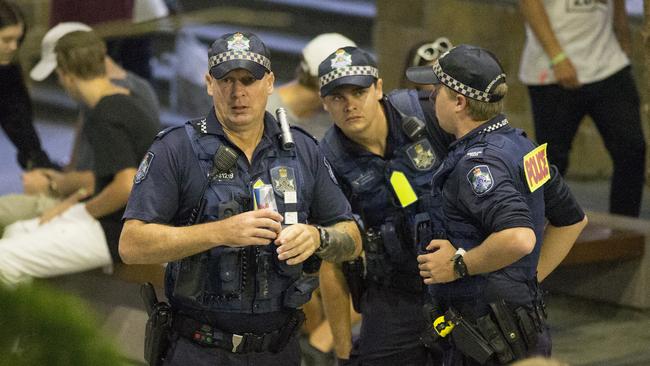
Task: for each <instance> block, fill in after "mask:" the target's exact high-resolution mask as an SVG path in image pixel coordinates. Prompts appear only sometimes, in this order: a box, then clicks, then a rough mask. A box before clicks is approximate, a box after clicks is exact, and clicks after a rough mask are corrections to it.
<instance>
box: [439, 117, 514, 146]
mask: <svg viewBox="0 0 650 366" xmlns="http://www.w3.org/2000/svg"><path fill="white" fill-rule="evenodd" d="M507 125H508V119H507V118H506V116H505V115H503V114H500V115H498V116H496V117H494V118H492V119H491V120H488V121H487V122H485V123H481V124H480V125H479V126H478V127H476V128H474V129H473V130H471V131H470V132H469V133H467V134H466V135H465V136H463V137H461V138H460V139H458V140H456V141H454V142H452V143H451V144H450V145H449V150H453V149H454V148H455V147H456V145H458V144H460V143H462V142H466V141H469V140H471V139H473V138H474V137H476V136H477V135H480V134H483V133H489V132H493V131H496V130H498V129H500V128H502V127H504V126H507Z"/></svg>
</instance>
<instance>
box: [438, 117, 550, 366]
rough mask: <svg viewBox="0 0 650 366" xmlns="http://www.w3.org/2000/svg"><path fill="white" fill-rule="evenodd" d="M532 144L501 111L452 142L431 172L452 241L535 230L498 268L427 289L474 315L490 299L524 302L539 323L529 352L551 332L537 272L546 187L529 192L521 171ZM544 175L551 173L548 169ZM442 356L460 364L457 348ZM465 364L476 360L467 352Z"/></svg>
mask: <svg viewBox="0 0 650 366" xmlns="http://www.w3.org/2000/svg"><path fill="white" fill-rule="evenodd" d="M535 148H536V146H535V144H534V143H533V142H532V141H530V140H529V139H527V138H526V135H525V133H524V132H523V131H522V130H519V129H515V128H511V127H510V126H509V125H508V121H507V119H506V118H505V116H503V115H499V116H497V117H495V118H493V119H492V120H490V121H488V122H486V123H485V124H482V125H481V126H479V127H477V128H476V129H475V130H473V131H471V132H470V133H468V134H467V135H465V136H463V137H462V138H461V139H459V140H457V141H455V142H454V143H453V144H452V145H451V146H450V151H449V154H448V155H447V158H446V159H445V161H444V163H443V166H442V167H441V169H440V170H439V171H438V172H436V175H435V177H434V185H435V187H436V188H437V189H436V192H438V194H442V196H443V198H442V200H443V202H444V206H443V211H444V214H445V223H446V232H447V237H448V239H449V241H450V242H451V243H452V244H453V245H454V246H455V247H456V248H463V249H464V250H466V251H469V250H471V249H473V248H475V247H477V246H478V245H480V244H481V243H482V242H483V240H485V239H486V238H487V237H488V236H489V235H490V234H491V233H494V232H498V231H502V230H505V229H508V228H515V227H528V228H531V229H532V230H533V231H534V232H535V237H536V244H535V247H534V249H533V251H532V252H531V253H530V254H528V255H526V256H524V257H522V258H521V259H519V260H518V261H516V262H515V263H512V264H511V265H509V266H506V267H504V268H502V269H500V270H498V271H495V272H491V273H487V274H481V275H473V276H467V277H464V278H460V279H458V280H456V281H453V282H450V283H446V284H437V285H432V286H431V287H430V292H431V295H432V296H433V297H434V298H435V299H436V300H437V302H438V304H439V305H440V306H441V308H442V309H449V308H453V309H455V310H456V311H457V312H458V313H460V314H461V315H462V316H463V317H464V318H465V319H467V320H469V321H470V322H474V323H475V322H477V321H478V319H480V318H482V317H484V316H486V315H488V314H489V313H490V304H491V303H496V302H498V301H500V300H502V299H503V300H505V301H506V303H507V305H508V307H509V308H510V309H511V310H514V309H517V308H520V307H522V308H523V309H524V310H525V311H524V312H521V313H520V315H521V316H524V317H529V319H524V320H523V321H526V322H530V323H532V324H534V325H535V327H536V328H535V329H534V332H535V333H536V337H534V338H533V339H535V342H534V344H529V345H527V346H528V349H527V354H529V355H532V354H540V355H546V356H548V355H550V337H549V334H548V327H547V326H546V325H545V323H544V319H545V315H544V311H543V300H542V297H541V292H540V290H539V286H538V284H537V280H536V269H537V263H538V261H539V253H540V248H541V246H542V236H543V230H544V223H545V218H544V189H535V190H534V191H533V192H531V189H530V186H529V184H528V183H527V180H526V176H525V170H526V169H525V160H524V157H525V156H526V155H527V154H528V153H530V152H531V151H533V150H535ZM540 168H541V169H544V167H540ZM545 168H546V169H550V167H548V166H546V167H545ZM538 172H539V170H538ZM547 175H548V176H549V177H550V171H549V172H548V174H547ZM442 183H444V184H443V185H442V186H441V184H442ZM452 339H453V330H452ZM522 340H523V335H522ZM452 343H453V342H452ZM447 356H448V357H449V359H447V362H451V363H449V364H450V365H458V364H461V363H455V362H458V361H457V359H458V358H463V356H462V355H461V354H460V353H459V352H449V353H448V354H447ZM462 364H464V365H469V364H473V363H472V361H471V360H469V359H466V360H465V362H464V363H462Z"/></svg>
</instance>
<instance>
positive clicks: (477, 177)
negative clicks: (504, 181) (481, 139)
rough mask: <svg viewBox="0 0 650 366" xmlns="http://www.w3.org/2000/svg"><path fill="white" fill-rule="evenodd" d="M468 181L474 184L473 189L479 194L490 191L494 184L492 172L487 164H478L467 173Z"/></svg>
mask: <svg viewBox="0 0 650 366" xmlns="http://www.w3.org/2000/svg"><path fill="white" fill-rule="evenodd" d="M467 181H468V182H469V184H470V185H471V186H472V191H474V193H476V194H477V195H479V196H480V195H482V194H484V193H486V192H488V191H489V190H490V189H492V187H493V186H494V179H492V172H490V168H489V167H488V166H487V165H477V166H475V167H473V168H472V169H470V170H469V172H468V173H467Z"/></svg>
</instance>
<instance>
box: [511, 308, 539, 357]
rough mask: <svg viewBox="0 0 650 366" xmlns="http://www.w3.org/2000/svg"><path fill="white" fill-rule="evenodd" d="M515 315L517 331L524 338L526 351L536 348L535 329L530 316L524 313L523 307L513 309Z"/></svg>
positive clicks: (526, 312)
mask: <svg viewBox="0 0 650 366" xmlns="http://www.w3.org/2000/svg"><path fill="white" fill-rule="evenodd" d="M515 315H516V316H517V320H518V321H519V329H521V332H522V334H523V336H524V340H525V341H526V346H528V349H531V348H534V347H535V346H537V327H536V326H535V323H534V321H533V318H532V315H531V314H529V313H528V311H526V309H525V308H524V307H523V306H520V307H518V308H516V309H515Z"/></svg>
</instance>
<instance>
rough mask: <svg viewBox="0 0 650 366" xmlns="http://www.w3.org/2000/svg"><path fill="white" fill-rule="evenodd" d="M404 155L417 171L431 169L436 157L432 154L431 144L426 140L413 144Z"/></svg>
mask: <svg viewBox="0 0 650 366" xmlns="http://www.w3.org/2000/svg"><path fill="white" fill-rule="evenodd" d="M406 153H407V154H408V156H409V159H410V160H411V163H413V166H415V168H416V169H417V170H429V169H431V167H433V163H435V162H436V155H435V154H434V153H433V148H431V143H429V140H427V139H422V140H420V141H418V142H416V143H414V144H413V145H411V146H410V147H409V148H408V149H406Z"/></svg>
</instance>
